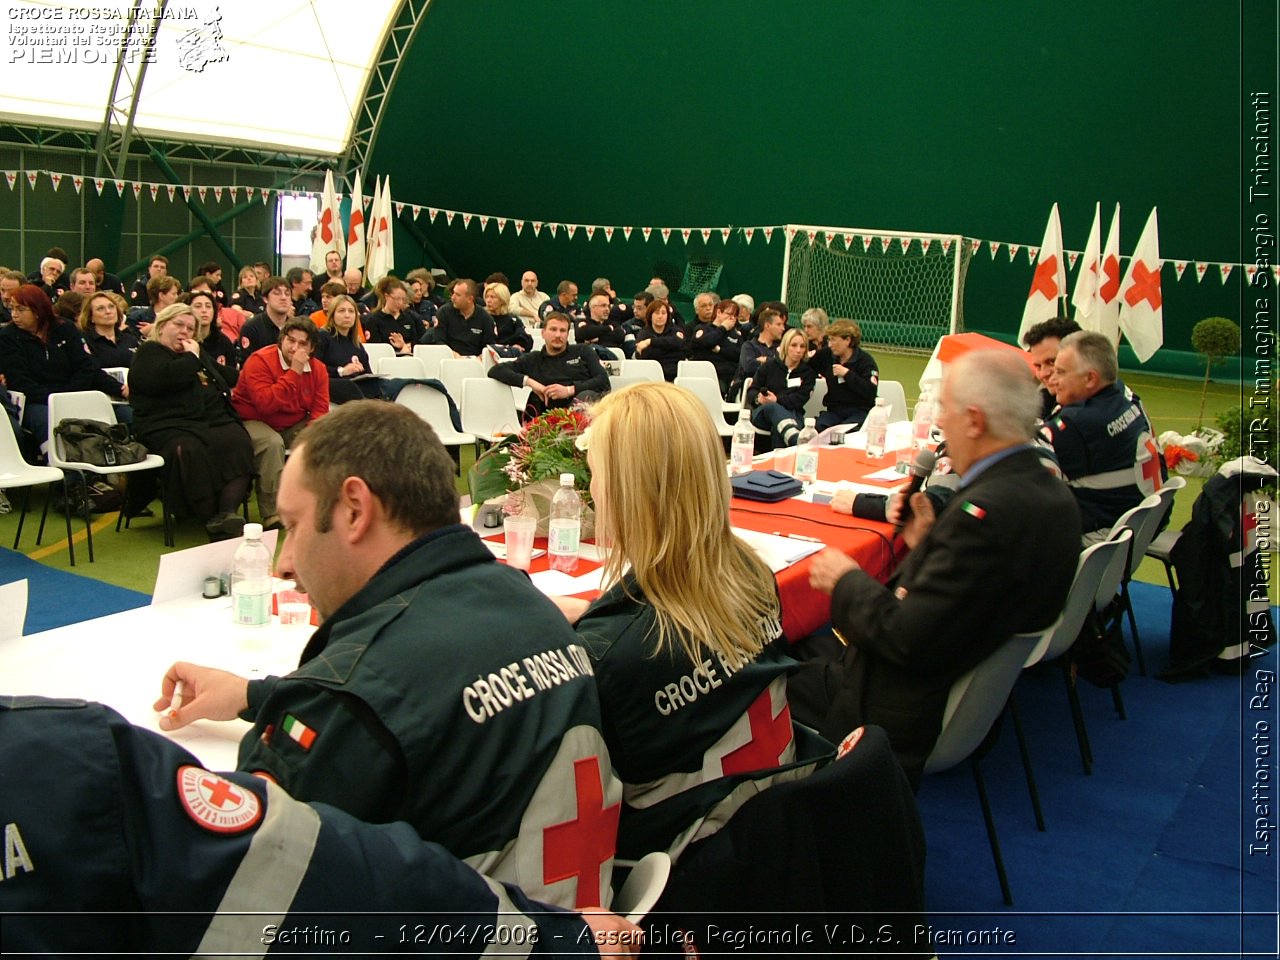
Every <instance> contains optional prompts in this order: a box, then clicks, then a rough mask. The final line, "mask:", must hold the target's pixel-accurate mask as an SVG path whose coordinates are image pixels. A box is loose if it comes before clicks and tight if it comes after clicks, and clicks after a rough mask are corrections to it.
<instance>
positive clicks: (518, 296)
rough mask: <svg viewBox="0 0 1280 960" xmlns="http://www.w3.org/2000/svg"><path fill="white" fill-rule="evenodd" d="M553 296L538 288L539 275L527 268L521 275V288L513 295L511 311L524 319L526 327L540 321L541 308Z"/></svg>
mask: <svg viewBox="0 0 1280 960" xmlns="http://www.w3.org/2000/svg"><path fill="white" fill-rule="evenodd" d="M550 299H551V298H550V297H549V296H547V295H546V294H545V293H543V292H542V291H541V290H539V289H538V275H537V274H536V273H534V272H533V271H532V270H526V271H525V272H524V273H523V274H522V275H521V277H520V289H519V290H517V291H516V292H515V293H513V294H512V295H511V312H512V313H514V314H515V315H516V316H517V317H519V318H520V319H521V320H523V321H524V324H525V326H526V327H528V326H532V325H533V324H535V323H537V322H538V319H539V316H540V314H539V312H538V311H539V308H541V306H542V305H543V304H544V303H546V302H547V301H548V300H550Z"/></svg>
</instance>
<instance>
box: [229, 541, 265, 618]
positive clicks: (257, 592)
mask: <svg viewBox="0 0 1280 960" xmlns="http://www.w3.org/2000/svg"><path fill="white" fill-rule="evenodd" d="M231 616H232V620H233V622H235V623H238V624H242V625H243V626H247V627H261V626H264V625H265V624H267V623H268V622H269V621H270V620H271V551H270V550H268V549H267V548H266V545H265V544H264V543H263V542H262V524H260V523H246V524H245V525H244V542H243V543H242V544H240V546H239V547H237V548H236V553H235V556H234V557H233V558H232V561H231Z"/></svg>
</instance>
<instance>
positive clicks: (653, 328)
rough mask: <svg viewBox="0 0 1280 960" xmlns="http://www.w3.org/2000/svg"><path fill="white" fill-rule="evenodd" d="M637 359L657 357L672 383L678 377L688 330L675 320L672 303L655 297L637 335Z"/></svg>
mask: <svg viewBox="0 0 1280 960" xmlns="http://www.w3.org/2000/svg"><path fill="white" fill-rule="evenodd" d="M635 356H636V359H637V360H657V361H658V363H659V364H661V366H662V376H663V378H664V379H666V380H667V381H668V382H670V381H672V380H674V379H675V378H676V374H677V373H678V372H679V368H680V361H681V360H683V359H684V356H685V344H684V331H683V330H681V329H680V325H679V324H677V323H675V322H673V321H672V319H671V304H670V303H668V302H667V301H666V300H654V301H653V303H651V304H649V307H648V309H647V310H645V313H644V326H643V327H641V328H640V331H639V332H638V333H637V334H636V350H635Z"/></svg>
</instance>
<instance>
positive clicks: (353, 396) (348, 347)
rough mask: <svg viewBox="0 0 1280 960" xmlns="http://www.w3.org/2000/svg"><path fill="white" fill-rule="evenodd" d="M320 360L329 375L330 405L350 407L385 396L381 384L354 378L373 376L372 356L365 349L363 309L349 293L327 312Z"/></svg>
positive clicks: (334, 301)
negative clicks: (366, 375) (362, 323)
mask: <svg viewBox="0 0 1280 960" xmlns="http://www.w3.org/2000/svg"><path fill="white" fill-rule="evenodd" d="M316 357H317V358H319V360H320V362H322V363H323V364H324V365H325V367H326V368H327V369H328V371H329V402H330V403H335V404H337V403H346V402H348V401H349V400H363V399H365V398H366V397H373V398H378V397H381V396H382V391H381V381H380V380H360V381H358V382H357V381H354V380H353V379H352V378H353V377H359V376H362V375H364V374H369V373H373V371H372V370H371V369H369V368H370V367H371V366H372V363H371V362H370V360H369V354H368V352H367V351H366V350H365V348H364V328H363V327H362V326H361V325H360V308H359V307H357V306H356V302H355V301H354V300H353V299H351V297H349V296H347V295H346V294H345V293H340V294H338V295H337V296H335V297H332V298H331V299H330V300H329V307H328V309H326V310H325V322H324V329H322V330H321V331H320V343H319V346H317V347H316Z"/></svg>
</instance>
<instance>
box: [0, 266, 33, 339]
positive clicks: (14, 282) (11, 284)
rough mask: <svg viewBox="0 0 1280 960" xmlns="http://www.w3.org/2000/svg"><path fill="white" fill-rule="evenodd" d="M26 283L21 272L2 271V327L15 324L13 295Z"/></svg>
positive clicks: (0, 281)
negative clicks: (12, 311) (12, 310)
mask: <svg viewBox="0 0 1280 960" xmlns="http://www.w3.org/2000/svg"><path fill="white" fill-rule="evenodd" d="M26 282H27V278H26V277H25V276H23V275H22V273H21V271H18V270H3V269H0V326H2V325H4V324H6V323H12V322H13V314H12V313H11V312H10V311H11V309H12V307H13V295H14V294H15V293H17V292H18V288H19V287H20V286H22V285H23V284H24V283H26Z"/></svg>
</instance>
